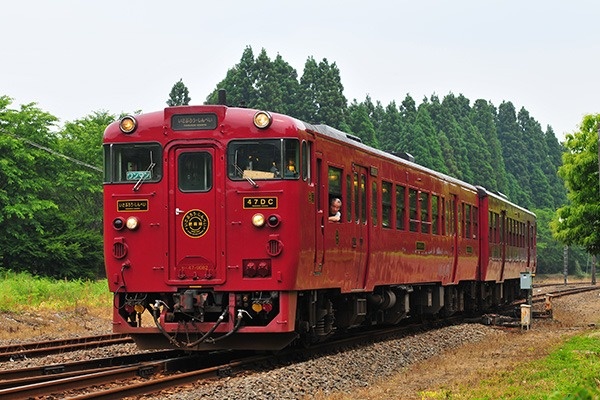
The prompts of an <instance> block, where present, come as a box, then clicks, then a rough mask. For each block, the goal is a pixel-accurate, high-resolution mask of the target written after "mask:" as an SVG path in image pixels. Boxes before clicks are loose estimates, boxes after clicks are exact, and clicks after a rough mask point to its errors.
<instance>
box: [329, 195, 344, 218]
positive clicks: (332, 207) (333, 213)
mask: <svg viewBox="0 0 600 400" xmlns="http://www.w3.org/2000/svg"><path fill="white" fill-rule="evenodd" d="M341 208H342V201H341V200H340V199H339V198H337V197H334V198H333V199H331V203H330V204H329V220H330V221H333V222H339V221H340V219H341V217H342V213H341V212H340V209H341Z"/></svg>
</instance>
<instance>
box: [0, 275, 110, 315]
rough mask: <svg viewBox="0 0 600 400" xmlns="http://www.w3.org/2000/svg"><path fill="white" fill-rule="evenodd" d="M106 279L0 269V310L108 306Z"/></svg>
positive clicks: (108, 297)
mask: <svg viewBox="0 0 600 400" xmlns="http://www.w3.org/2000/svg"><path fill="white" fill-rule="evenodd" d="M111 302H112V295H111V293H110V292H109V291H108V285H107V282H106V280H99V281H83V280H56V279H51V278H44V277H35V276H32V275H30V274H28V273H22V272H21V273H15V272H11V271H5V270H0V311H12V312H15V311H17V312H18V311H23V310H31V309H38V310H51V309H54V310H59V309H60V310H68V309H75V308H76V307H87V308H97V307H108V308H110V307H111Z"/></svg>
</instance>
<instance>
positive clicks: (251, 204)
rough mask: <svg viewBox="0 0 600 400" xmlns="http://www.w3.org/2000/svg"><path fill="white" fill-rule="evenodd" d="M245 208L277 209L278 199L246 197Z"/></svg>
mask: <svg viewBox="0 0 600 400" xmlns="http://www.w3.org/2000/svg"><path fill="white" fill-rule="evenodd" d="M244 208H245V209H249V208H250V209H252V208H277V197H244Z"/></svg>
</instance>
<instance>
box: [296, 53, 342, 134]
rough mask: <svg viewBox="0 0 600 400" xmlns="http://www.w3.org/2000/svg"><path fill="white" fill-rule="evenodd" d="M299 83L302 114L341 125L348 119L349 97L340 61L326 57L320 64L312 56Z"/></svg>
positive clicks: (310, 118)
mask: <svg viewBox="0 0 600 400" xmlns="http://www.w3.org/2000/svg"><path fill="white" fill-rule="evenodd" d="M300 87H301V90H302V102H301V108H300V110H299V111H300V118H301V119H303V120H305V121H307V122H311V123H317V124H327V125H330V126H332V127H334V128H338V129H339V128H340V127H341V126H342V124H343V123H344V122H345V115H344V114H345V112H346V109H347V104H348V101H347V100H346V97H345V96H344V87H343V86H342V81H341V78H340V71H339V69H338V67H337V65H336V64H335V63H332V64H329V62H328V61H327V59H323V61H321V62H319V63H318V64H317V62H316V61H315V59H314V58H313V57H309V58H308V60H307V61H306V63H305V65H304V72H303V73H302V77H301V78H300Z"/></svg>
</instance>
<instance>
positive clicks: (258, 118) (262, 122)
mask: <svg viewBox="0 0 600 400" xmlns="http://www.w3.org/2000/svg"><path fill="white" fill-rule="evenodd" d="M271 122H273V118H271V114H269V113H268V112H266V111H257V112H256V114H254V126H256V127H257V128H258V129H266V128H268V127H269V126H270V125H271Z"/></svg>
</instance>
